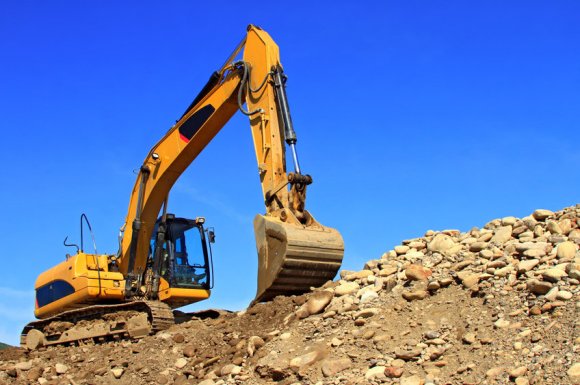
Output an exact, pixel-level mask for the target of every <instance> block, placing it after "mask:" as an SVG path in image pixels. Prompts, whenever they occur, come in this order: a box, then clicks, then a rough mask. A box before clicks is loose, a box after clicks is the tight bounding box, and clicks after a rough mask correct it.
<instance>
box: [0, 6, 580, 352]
mask: <svg viewBox="0 0 580 385" xmlns="http://www.w3.org/2000/svg"><path fill="white" fill-rule="evenodd" d="M579 15H580V5H579V3H578V2H576V1H568V2H567V1H559V2H543V1H542V2H534V1H521V2H505V1H480V2H474V1H470V2H465V1H399V2H392V1H377V2H362V1H356V2H355V1H349V2H343V1H330V2H316V1H308V2H297V1H292V2H283V3H280V2H278V3H276V2H262V3H260V2H240V1H236V2H231V1H220V2H191V1H171V2H149V1H132V2H114V1H100V2H78V1H66V2H65V1H51V2H41V1H37V2H30V1H18V2H3V4H2V5H1V6H0V35H1V36H2V38H1V39H0V117H1V119H0V127H1V132H2V141H1V143H2V155H3V159H4V166H3V170H4V171H3V175H2V177H3V178H2V182H1V186H2V188H0V198H1V200H2V202H3V203H4V208H3V209H4V213H5V214H4V220H3V221H2V222H1V223H0V244H2V251H0V260H1V262H2V265H3V266H2V268H1V269H0V341H4V342H8V343H13V344H16V343H17V341H18V334H19V331H20V329H21V327H22V326H23V325H24V324H25V323H26V322H27V321H29V320H31V319H32V317H33V314H32V309H33V285H34V280H35V278H36V276H37V275H38V274H39V273H40V272H42V271H43V270H45V269H47V268H49V267H51V266H53V265H54V264H56V263H58V262H60V261H61V260H63V259H64V255H65V253H67V252H70V249H66V248H64V247H63V246H62V241H63V239H64V237H65V236H67V235H68V236H70V237H71V239H72V240H75V241H77V242H78V239H79V233H78V231H79V230H78V221H79V215H80V214H81V213H82V212H85V213H86V214H87V215H88V216H89V219H90V220H91V222H92V225H93V229H94V230H95V235H96V240H97V246H98V250H99V252H111V253H113V252H115V251H116V249H117V244H116V237H117V232H118V229H119V227H120V226H121V225H122V223H123V221H124V218H125V214H126V209H127V205H128V201H129V194H130V191H131V188H132V186H133V183H134V179H135V174H134V173H133V170H134V169H137V168H138V167H139V165H140V164H141V162H142V160H143V158H144V157H145V155H146V154H147V152H148V151H149V148H150V147H151V146H152V145H153V144H154V143H155V142H156V141H157V140H158V139H159V138H160V137H161V135H162V134H163V133H164V132H165V131H166V130H167V129H168V128H169V127H170V126H171V125H172V124H173V122H174V121H175V119H177V118H178V117H179V116H180V115H181V113H182V112H183V110H184V109H185V108H186V107H187V105H188V104H189V102H190V101H191V99H192V98H193V97H194V96H195V95H196V94H197V92H198V91H199V89H200V88H201V86H202V85H203V84H204V83H205V81H206V80H207V78H208V76H209V74H210V73H211V71H213V70H215V69H217V68H219V66H220V65H221V64H222V63H223V61H224V60H225V58H226V57H227V56H228V54H229V53H230V52H231V50H232V49H233V48H234V47H235V46H236V45H237V43H238V42H239V41H240V40H241V39H242V37H243V36H244V33H245V28H246V25H247V24H249V23H254V24H257V25H260V26H262V27H263V28H264V29H265V30H266V31H268V32H269V33H270V34H271V36H272V37H273V38H274V40H275V41H276V42H277V43H278V45H279V46H280V50H281V56H282V62H283V64H284V66H285V70H286V73H287V74H288V76H289V81H288V96H289V101H290V105H291V109H292V113H293V120H294V123H295V128H296V130H297V133H298V151H299V155H300V158H301V165H302V168H303V169H304V170H305V171H306V172H308V173H310V174H311V175H313V177H314V181H315V183H314V184H313V185H312V186H311V188H310V191H309V197H308V208H309V209H310V210H311V212H312V213H313V214H314V215H315V216H316V217H317V219H318V220H319V221H320V222H321V223H323V224H325V225H328V226H332V227H336V228H338V229H339V230H340V231H341V232H342V234H343V236H344V239H345V243H346V255H345V259H344V268H348V269H354V268H357V269H358V268H361V267H362V265H363V263H364V262H365V261H366V260H369V259H372V258H378V257H380V255H381V254H382V253H383V252H384V251H386V250H388V249H390V248H391V247H393V246H394V245H396V244H398V243H399V242H400V241H401V240H403V239H406V238H411V237H416V236H421V235H422V234H423V233H424V232H425V231H426V230H428V229H435V230H437V229H445V228H459V229H461V230H467V229H469V228H471V227H472V226H482V225H483V224H485V223H486V222H487V221H488V220H491V219H493V218H497V217H502V216H507V215H515V216H525V215H527V214H529V213H530V212H531V211H533V210H534V209H536V208H548V209H552V210H557V209H560V208H563V207H565V206H569V205H573V204H576V203H578V201H579V199H578V191H580V177H579V173H578V170H579V169H580V153H579V151H578V143H579V141H580V134H579V127H580V112H579V111H580V110H579V106H580V93H579V91H578V90H579V89H580V43H579V42H580V23H579ZM257 175H258V174H257V166H256V163H255V159H254V154H253V147H252V142H251V137H250V131H249V125H248V123H247V118H246V117H244V116H241V115H237V116H236V117H234V118H233V119H232V120H231V121H230V123H229V124H228V125H227V126H226V127H225V128H224V129H223V130H222V132H221V133H220V134H219V135H218V136H217V138H216V139H215V140H214V142H212V143H211V144H210V145H209V146H208V148H207V150H206V151H205V152H204V153H203V154H202V155H201V156H200V157H199V158H198V160H197V161H196V162H195V164H193V165H192V166H191V167H190V169H188V171H187V172H186V173H185V174H184V175H183V176H182V178H181V180H180V181H179V182H178V184H177V185H176V186H175V188H174V190H173V192H172V195H171V201H170V209H171V211H173V212H175V213H176V214H178V215H180V216H186V217H195V216H200V215H201V216H205V217H206V218H207V222H208V224H210V225H212V226H214V227H215V228H216V233H217V244H216V245H215V249H214V259H215V270H216V287H215V290H214V293H213V297H212V298H211V299H210V300H209V301H206V302H204V303H202V304H201V305H200V306H199V307H202V308H208V307H225V308H230V309H240V308H243V307H245V305H247V304H248V302H249V301H250V300H251V299H252V298H253V295H254V293H255V280H256V253H255V246H254V237H253V229H252V218H253V217H254V215H255V214H257V213H262V212H263V211H264V208H263V206H262V204H261V197H260V186H259V181H258V176H257Z"/></svg>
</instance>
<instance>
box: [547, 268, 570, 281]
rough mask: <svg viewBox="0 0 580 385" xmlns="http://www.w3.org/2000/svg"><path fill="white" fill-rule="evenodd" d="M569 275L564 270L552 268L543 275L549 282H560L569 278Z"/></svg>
mask: <svg viewBox="0 0 580 385" xmlns="http://www.w3.org/2000/svg"><path fill="white" fill-rule="evenodd" d="M567 276H568V274H566V272H565V271H564V270H562V269H558V268H555V267H554V268H551V269H548V270H546V271H544V272H543V273H542V277H543V278H544V279H545V280H546V281H549V282H558V281H559V280H560V279H562V277H567Z"/></svg>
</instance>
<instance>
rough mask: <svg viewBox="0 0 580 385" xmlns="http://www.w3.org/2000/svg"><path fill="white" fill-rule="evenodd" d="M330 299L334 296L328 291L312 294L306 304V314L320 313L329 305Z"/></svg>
mask: <svg viewBox="0 0 580 385" xmlns="http://www.w3.org/2000/svg"><path fill="white" fill-rule="evenodd" d="M332 297H334V294H333V293H332V292H330V291H326V290H321V291H315V292H314V293H312V295H311V296H310V298H308V302H306V309H307V310H308V313H309V314H318V313H321V312H322V311H323V310H324V309H325V308H326V306H327V305H328V304H329V303H330V301H331V300H332Z"/></svg>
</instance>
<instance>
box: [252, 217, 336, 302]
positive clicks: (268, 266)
mask: <svg viewBox="0 0 580 385" xmlns="http://www.w3.org/2000/svg"><path fill="white" fill-rule="evenodd" d="M313 222H314V220H313ZM254 233H255V236H256V246H257V249H258V292H257V294H256V298H255V299H254V303H256V302H262V301H268V300H271V299H272V298H274V297H276V296H277V295H292V294H301V293H304V292H307V291H309V290H310V288H311V287H318V286H321V285H323V284H324V283H325V282H326V281H328V280H331V279H333V278H334V276H335V275H336V273H337V272H338V269H339V268H340V265H341V263H342V257H343V255H344V242H343V240H342V236H341V235H340V233H339V232H338V231H336V230H335V229H331V228H329V227H324V226H321V225H319V224H317V223H316V222H314V224H313V225H310V226H304V225H296V224H291V223H286V222H282V221H281V220H280V219H278V218H274V217H266V216H263V215H257V216H256V217H255V218H254Z"/></svg>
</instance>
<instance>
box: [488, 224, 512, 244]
mask: <svg viewBox="0 0 580 385" xmlns="http://www.w3.org/2000/svg"><path fill="white" fill-rule="evenodd" d="M512 230H513V229H512V227H511V226H503V227H500V228H498V229H496V230H495V231H494V234H493V237H491V240H490V242H493V243H496V244H503V243H505V242H507V241H509V240H510V239H511V237H512Z"/></svg>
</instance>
